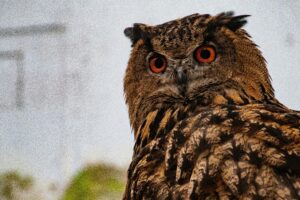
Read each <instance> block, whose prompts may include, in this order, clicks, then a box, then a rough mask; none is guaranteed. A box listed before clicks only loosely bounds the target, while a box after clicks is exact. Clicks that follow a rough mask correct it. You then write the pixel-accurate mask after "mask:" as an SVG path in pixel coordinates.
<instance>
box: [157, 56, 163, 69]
mask: <svg viewBox="0 0 300 200" xmlns="http://www.w3.org/2000/svg"><path fill="white" fill-rule="evenodd" d="M163 65H164V61H163V59H162V58H157V59H156V60H155V67H157V68H161V67H163Z"/></svg>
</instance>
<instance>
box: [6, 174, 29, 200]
mask: <svg viewBox="0 0 300 200" xmlns="http://www.w3.org/2000/svg"><path fill="white" fill-rule="evenodd" d="M32 185H33V179H32V178H31V177H30V176H22V175H20V174H19V173H18V172H17V171H9V172H5V173H3V174H1V175H0V199H3V200H16V199H18V193H20V192H22V191H27V190H29V189H30V188H31V187H32Z"/></svg>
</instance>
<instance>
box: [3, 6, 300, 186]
mask: <svg viewBox="0 0 300 200" xmlns="http://www.w3.org/2000/svg"><path fill="white" fill-rule="evenodd" d="M229 10H234V11H236V13H237V14H250V15H252V17H250V18H249V19H248V21H249V23H248V25H247V26H246V30H248V32H249V33H250V34H251V35H252V36H253V40H254V41H255V42H256V43H257V44H258V45H259V46H260V47H261V50H262V52H263V55H264V56H265V58H266V60H267V61H268V65H269V71H270V74H271V76H272V78H273V85H274V88H275V91H276V96H277V97H278V99H279V100H280V101H282V102H283V103H284V104H286V105H288V106H289V107H291V108H294V109H300V103H299V99H300V84H299V81H300V80H299V75H300V67H299V64H298V63H299V62H300V56H299V52H300V44H299V40H300V28H299V27H300V14H299V12H298V11H299V10H300V1H289V2H288V1H283V0H280V1H271V0H267V1H263V2H262V1H258V0H251V1H250V0H245V1H241V0H239V1H238V0H231V1H229V0H223V1H220V0H211V1H204V0H201V1H199V0H193V1H192V0H187V1H172V0H165V1H159V0H153V1H147V0H144V1H138V0H134V1H117V0H116V1H97V0H85V1H83V0H76V1H71V0H70V1H67V0H65V1H59V0H56V1H53V0H52V1H47V0H43V1H39V0H22V1H21V0H19V1H18V0H2V1H0V73H1V75H0V81H1V82H2V83H0V85H1V87H0V92H1V93H0V100H1V101H2V102H6V104H7V102H8V104H13V105H14V103H9V102H12V101H13V99H15V98H14V95H15V93H14V92H11V93H9V92H10V90H11V91H14V90H15V89H16V88H14V86H12V85H13V84H14V82H13V81H12V80H11V79H12V78H11V77H14V76H16V73H17V72H16V68H17V66H16V65H17V64H16V62H15V58H11V59H3V58H1V52H2V53H3V52H4V53H5V52H6V53H7V52H12V51H17V52H19V53H20V52H21V54H22V55H23V57H22V59H20V60H21V61H20V63H21V64H20V63H19V65H21V66H22V69H23V70H24V73H21V74H23V76H24V78H23V79H24V88H23V94H24V97H23V106H21V108H18V107H16V106H8V107H7V106H4V107H3V106H2V107H1V106H0V130H1V132H0V152H1V154H0V170H1V171H4V170H7V169H20V170H22V171H24V172H26V173H29V174H33V175H34V176H35V177H37V178H38V179H39V180H43V182H45V183H47V184H48V183H50V182H55V183H59V182H62V183H63V182H64V181H65V180H66V178H68V177H69V176H70V175H71V174H73V173H74V171H75V170H77V169H78V168H79V167H80V166H82V165H83V164H84V163H86V162H94V161H98V160H103V161H105V162H111V163H115V164H117V165H119V166H123V167H126V166H127V165H128V163H129V162H130V157H131V151H132V147H133V136H132V134H131V133H130V132H131V131H130V127H129V121H128V116H127V108H126V106H125V104H124V99H123V86H122V84H123V75H124V71H125V68H126V64H127V59H128V56H129V53H130V42H129V40H128V39H127V38H125V37H124V36H123V29H124V28H125V27H127V26H131V25H132V24H133V23H135V22H142V23H147V24H158V23H163V22H165V21H168V20H172V19H175V18H178V17H183V16H186V15H189V14H192V13H196V12H198V13H210V14H217V13H219V12H222V11H229ZM47 24H48V25H49V24H50V25H52V26H58V29H57V31H50V32H47V31H45V32H43V31H37V32H35V33H33V34H30V33H27V34H18V33H15V34H13V33H11V35H9V34H8V33H9V31H8V30H20V28H21V30H23V29H24V27H25V30H27V29H26V27H28V26H29V27H31V28H32V25H37V26H34V27H40V26H42V27H47ZM45 25H46V26H45ZM22 27H23V29H22ZM34 27H33V28H34ZM7 28H9V29H7ZM48 28H49V26H48ZM50 28H51V26H50ZM43 30H44V29H43ZM49 30H51V29H49ZM1 31H2V32H1ZM5 31H6V32H5ZM23 31H24V30H23ZM25 32H26V31H25ZM5 34H6V35H5ZM5 73H6V74H5ZM5 84H6V85H5ZM10 85H11V86H10ZM10 87H13V89H11V88H10ZM9 99H12V100H11V101H9ZM0 105H1V102H0Z"/></svg>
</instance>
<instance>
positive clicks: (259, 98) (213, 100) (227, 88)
mask: <svg viewBox="0 0 300 200" xmlns="http://www.w3.org/2000/svg"><path fill="white" fill-rule="evenodd" d="M269 88H270V87H269ZM269 88H266V86H264V85H263V84H260V83H257V84H256V83H253V82H251V83H247V82H244V83H243V82H237V81H233V80H230V81H223V82H213V83H211V84H207V85H202V86H201V85H199V86H198V87H194V88H188V89H187V91H186V93H185V94H181V95H179V96H178V95H175V96H173V95H172V94H168V92H167V91H166V92H164V93H163V94H161V95H157V96H155V98H150V99H151V101H147V103H145V102H141V104H139V105H137V106H136V107H135V111H136V112H135V113H134V115H132V116H133V117H134V119H131V122H133V123H132V125H133V129H134V132H135V133H137V132H138V129H139V127H140V126H142V124H143V123H145V119H146V118H149V116H150V118H151V112H153V111H159V110H166V109H171V110H176V109H178V108H182V109H187V108H188V109H189V112H191V113H192V112H197V109H196V108H201V107H205V108H207V107H214V106H218V105H223V106H224V105H225V106H226V105H239V106H242V105H247V104H276V105H277V106H281V107H284V106H283V105H282V104H281V103H280V102H279V101H278V100H277V99H276V98H275V97H274V95H273V91H272V90H270V89H269ZM135 135H136V134H135Z"/></svg>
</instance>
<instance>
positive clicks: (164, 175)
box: [124, 13, 300, 199]
mask: <svg viewBox="0 0 300 200" xmlns="http://www.w3.org/2000/svg"><path fill="white" fill-rule="evenodd" d="M245 17H246V16H245V15H244V16H233V13H222V14H219V15H217V16H210V15H198V14H194V15H191V16H187V17H185V18H181V19H178V20H174V21H171V22H167V23H165V24H162V25H158V26H147V25H144V24H135V25H134V27H131V28H127V29H126V30H125V34H126V35H127V36H128V37H129V38H130V39H131V41H132V45H133V50H132V53H131V58H130V60H129V64H128V68H127V71H126V76H125V80H124V90H125V96H126V102H127V104H128V107H129V116H130V121H131V125H132V128H133V131H134V134H135V146H134V154H133V158H132V162H131V164H130V167H129V169H128V181H127V186H126V191H125V194H124V199H300V123H299V122H300V113H299V112H296V111H293V110H290V109H288V108H286V107H285V106H284V105H282V104H281V103H279V102H278V101H277V99H276V98H275V97H274V92H273V88H272V86H271V83H270V78H269V74H268V71H267V68H266V66H265V61H264V58H263V57H262V56H261V53H260V51H259V50H258V49H257V47H256V45H255V44H254V43H253V42H252V41H251V40H250V36H249V35H248V34H247V33H246V32H245V31H244V30H243V29H242V26H243V25H244V24H245V23H246V21H245Z"/></svg>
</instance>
